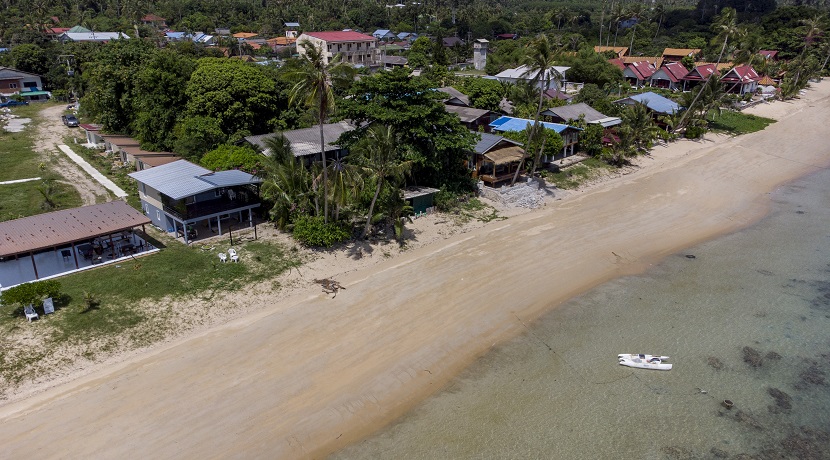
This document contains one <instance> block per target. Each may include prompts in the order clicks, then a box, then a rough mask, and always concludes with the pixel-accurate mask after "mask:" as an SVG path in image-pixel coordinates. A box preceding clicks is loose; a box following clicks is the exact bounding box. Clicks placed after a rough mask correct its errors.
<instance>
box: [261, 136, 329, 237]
mask: <svg viewBox="0 0 830 460" xmlns="http://www.w3.org/2000/svg"><path fill="white" fill-rule="evenodd" d="M265 147H266V150H267V153H268V155H266V156H265V159H264V160H263V161H262V169H261V170H260V171H258V172H257V176H258V177H259V178H261V179H262V181H263V182H262V188H261V190H262V196H263V198H265V199H267V200H270V201H273V202H274V206H273V208H271V211H270V215H271V219H272V220H273V221H274V222H275V223H276V224H277V227H278V228H280V229H284V228H285V227H286V226H287V225H288V224H289V223H290V222H291V214H292V213H293V212H295V211H300V212H302V211H303V210H304V209H305V208H306V207H310V206H311V199H312V198H313V199H314V202H315V208H317V196H318V194H317V193H316V187H315V185H314V180H313V176H312V173H311V172H310V171H309V170H308V169H307V168H306V167H305V165H304V164H303V163H302V161H301V160H299V159H297V158H295V157H294V154H293V153H292V152H291V144H290V142H288V139H286V138H285V136H283V135H282V134H277V136H275V137H272V138H269V139H267V140H266V141H265Z"/></svg>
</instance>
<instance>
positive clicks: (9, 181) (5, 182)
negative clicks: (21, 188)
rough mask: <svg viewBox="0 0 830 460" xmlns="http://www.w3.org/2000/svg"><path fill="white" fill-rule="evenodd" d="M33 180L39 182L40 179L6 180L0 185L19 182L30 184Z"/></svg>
mask: <svg viewBox="0 0 830 460" xmlns="http://www.w3.org/2000/svg"><path fill="white" fill-rule="evenodd" d="M33 180H40V177H30V178H28V179H17V180H7V181H3V182H0V185H6V184H19V183H21V182H31V181H33Z"/></svg>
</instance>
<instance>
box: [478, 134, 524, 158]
mask: <svg viewBox="0 0 830 460" xmlns="http://www.w3.org/2000/svg"><path fill="white" fill-rule="evenodd" d="M476 134H478V135H479V136H480V138H479V141H478V142H476V146H475V148H474V149H473V150H474V151H475V153H478V154H479V155H481V154H485V153H487V152H489V151H490V149H492V148H493V147H495V146H497V145H499V144H500V143H502V142H507V143H510V144H513V145H518V146H521V145H522V144H521V143H520V142H516V141H514V140H512V139H507V138H506V137H504V136H499V135H498V134H490V133H476Z"/></svg>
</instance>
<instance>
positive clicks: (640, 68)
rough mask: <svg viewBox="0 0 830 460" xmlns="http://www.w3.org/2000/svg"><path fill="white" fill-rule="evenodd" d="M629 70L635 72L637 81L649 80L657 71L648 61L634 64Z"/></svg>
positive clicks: (629, 65) (629, 66) (630, 65)
mask: <svg viewBox="0 0 830 460" xmlns="http://www.w3.org/2000/svg"><path fill="white" fill-rule="evenodd" d="M628 68H629V69H631V71H632V72H634V75H635V76H636V77H637V80H648V79H649V78H650V77H651V76H652V75H654V72H656V71H657V69H655V68H654V66H652V65H651V63H650V62H648V61H640V62H632V63H631V64H628Z"/></svg>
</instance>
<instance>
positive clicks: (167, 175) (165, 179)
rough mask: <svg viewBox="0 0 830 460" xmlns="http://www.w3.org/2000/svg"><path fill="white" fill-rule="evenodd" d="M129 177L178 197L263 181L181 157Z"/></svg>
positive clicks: (243, 173)
mask: <svg viewBox="0 0 830 460" xmlns="http://www.w3.org/2000/svg"><path fill="white" fill-rule="evenodd" d="M129 176H130V177H132V178H133V179H135V180H137V181H138V182H141V183H143V184H146V185H147V186H149V187H152V188H154V189H156V190H158V191H159V192H160V193H162V194H164V195H167V196H169V197H170V198H172V199H174V200H180V199H182V198H185V197H188V196H193V195H197V194H199V193H202V192H207V191H208V190H213V189H215V188H219V187H230V186H233V185H244V184H257V183H260V182H261V180H260V179H257V178H255V177H254V176H252V175H250V174H248V173H246V172H244V171H236V170H231V171H220V172H217V173H214V172H213V171H211V170H209V169H205V168H203V167H201V166H199V165H195V164H193V163H191V162H189V161H187V160H178V161H174V162H172V163H168V164H165V165H161V166H157V167H155V168H150V169H145V170H143V171H136V172H134V173H130V174H129Z"/></svg>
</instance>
